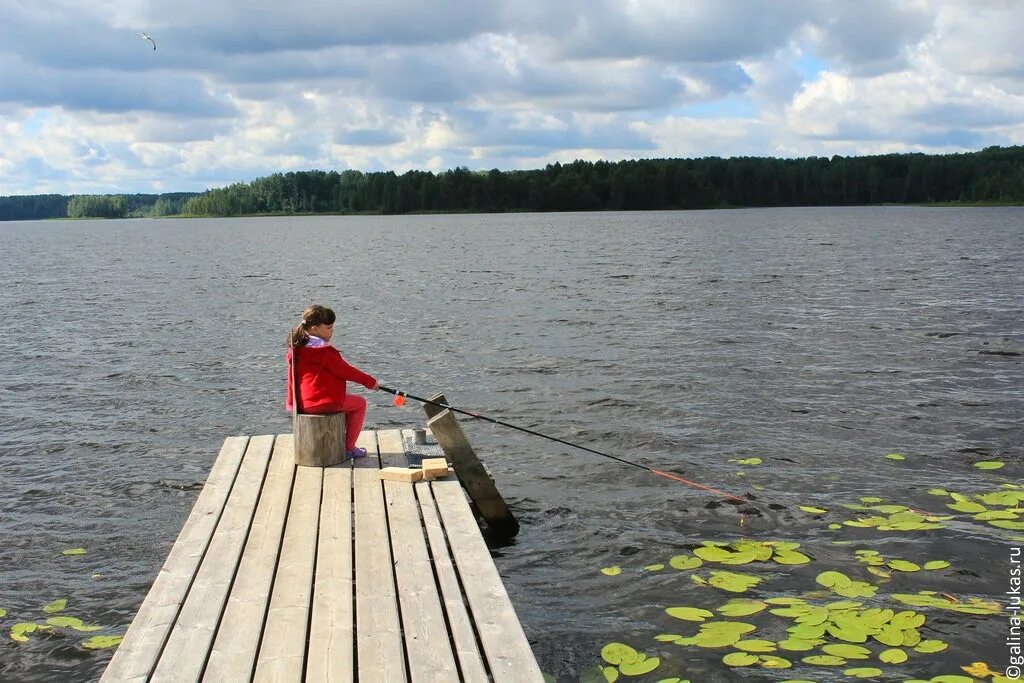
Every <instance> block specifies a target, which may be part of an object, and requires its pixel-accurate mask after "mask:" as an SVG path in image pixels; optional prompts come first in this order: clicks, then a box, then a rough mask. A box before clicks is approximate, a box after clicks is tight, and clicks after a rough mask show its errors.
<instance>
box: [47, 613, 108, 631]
mask: <svg viewBox="0 0 1024 683" xmlns="http://www.w3.org/2000/svg"><path fill="white" fill-rule="evenodd" d="M46 623H47V624H49V625H50V626H64V627H67V628H73V629H75V630H76V631H82V632H83V633H88V632H89V631H99V630H100V628H101V627H100V626H86V625H85V624H84V623H82V620H81V619H77V618H75V617H50V618H49V619H47V620H46Z"/></svg>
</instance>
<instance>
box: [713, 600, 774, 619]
mask: <svg viewBox="0 0 1024 683" xmlns="http://www.w3.org/2000/svg"><path fill="white" fill-rule="evenodd" d="M767 606H768V604H767V603H765V602H762V601H760V600H744V599H742V598H740V599H737V600H730V601H729V602H727V603H726V604H724V605H722V606H721V607H719V608H718V613H719V614H724V615H725V616H727V617H749V616H750V615H751V614H757V613H758V612H760V611H762V610H763V609H765V608H766V607H767Z"/></svg>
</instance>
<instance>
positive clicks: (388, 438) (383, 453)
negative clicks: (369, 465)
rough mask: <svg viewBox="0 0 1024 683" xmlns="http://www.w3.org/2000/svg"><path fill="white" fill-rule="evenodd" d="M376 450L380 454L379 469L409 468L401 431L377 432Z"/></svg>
mask: <svg viewBox="0 0 1024 683" xmlns="http://www.w3.org/2000/svg"><path fill="white" fill-rule="evenodd" d="M377 450H378V452H379V453H380V466H381V468H384V467H408V466H409V459H408V458H407V457H406V456H405V445H404V444H403V443H402V431H401V430H399V429H387V430H381V431H379V432H377Z"/></svg>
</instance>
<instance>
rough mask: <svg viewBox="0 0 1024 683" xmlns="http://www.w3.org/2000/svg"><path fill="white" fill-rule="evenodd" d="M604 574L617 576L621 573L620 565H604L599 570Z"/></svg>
mask: <svg viewBox="0 0 1024 683" xmlns="http://www.w3.org/2000/svg"><path fill="white" fill-rule="evenodd" d="M601 573H602V574H604V575H605V576H618V575H619V574H621V573H622V567H605V568H603V569H602V570H601Z"/></svg>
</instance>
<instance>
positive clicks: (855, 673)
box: [843, 666, 882, 678]
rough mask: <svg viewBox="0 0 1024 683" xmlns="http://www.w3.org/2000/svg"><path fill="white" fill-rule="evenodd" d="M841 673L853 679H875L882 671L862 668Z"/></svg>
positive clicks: (868, 667) (873, 668)
mask: <svg viewBox="0 0 1024 683" xmlns="http://www.w3.org/2000/svg"><path fill="white" fill-rule="evenodd" d="M843 673H844V674H846V675H847V676H852V677H854V678H875V677H877V676H881V675H882V670H881V669H876V668H875V667H873V666H862V667H857V668H854V669H847V670H846V671H844V672H843Z"/></svg>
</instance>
